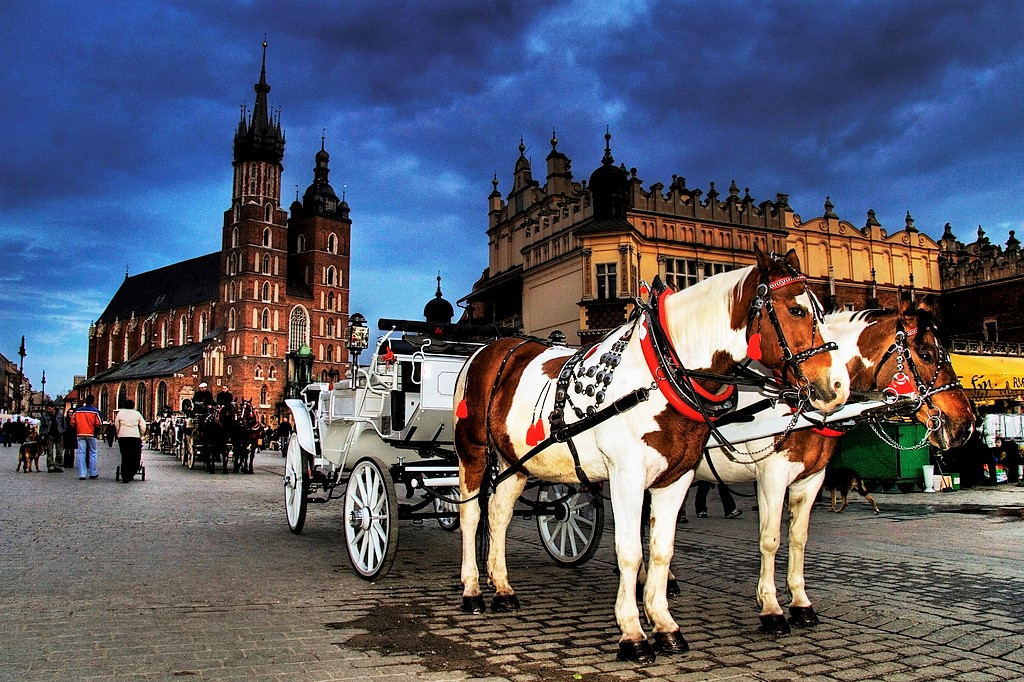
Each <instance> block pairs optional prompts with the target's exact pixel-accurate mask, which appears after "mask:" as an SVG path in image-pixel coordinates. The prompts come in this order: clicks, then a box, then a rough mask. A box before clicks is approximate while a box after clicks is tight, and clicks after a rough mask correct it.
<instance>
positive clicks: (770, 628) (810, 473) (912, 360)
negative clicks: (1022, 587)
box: [696, 297, 974, 634]
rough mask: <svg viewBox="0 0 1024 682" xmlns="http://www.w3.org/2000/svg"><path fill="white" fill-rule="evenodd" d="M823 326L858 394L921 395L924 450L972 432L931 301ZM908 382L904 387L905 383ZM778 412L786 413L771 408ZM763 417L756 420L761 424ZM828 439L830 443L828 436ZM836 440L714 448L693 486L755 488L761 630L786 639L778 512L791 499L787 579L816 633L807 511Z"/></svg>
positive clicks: (804, 438)
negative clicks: (807, 570) (729, 451)
mask: <svg viewBox="0 0 1024 682" xmlns="http://www.w3.org/2000/svg"><path fill="white" fill-rule="evenodd" d="M825 320H826V324H827V325H828V328H829V331H830V332H831V333H832V335H833V338H835V340H836V341H837V342H838V343H839V354H840V356H841V357H842V359H843V361H844V362H845V363H846V366H847V368H848V369H849V372H850V387H851V390H852V391H855V392H882V391H884V392H885V393H888V394H889V395H890V396H893V397H895V396H896V395H897V394H898V395H902V396H906V397H917V398H919V401H918V408H917V410H916V412H915V413H914V415H915V417H916V419H917V420H918V421H919V422H920V423H921V424H924V425H926V426H928V427H929V429H930V431H929V434H928V440H929V442H930V443H931V444H932V445H934V446H935V447H937V448H939V449H941V450H948V449H949V448H952V447H956V446H957V445H960V444H962V443H964V442H965V441H966V440H967V439H968V438H969V437H970V435H971V432H972V431H973V428H974V410H973V408H972V407H971V403H970V400H969V399H968V398H967V395H966V394H965V393H964V391H963V388H962V387H961V386H960V384H959V382H958V381H957V378H956V373H955V372H954V371H953V368H952V366H951V365H950V362H949V355H948V354H947V353H946V351H945V349H944V348H943V346H942V343H941V341H940V340H939V330H938V327H937V322H936V319H935V316H934V310H933V307H932V301H931V297H928V298H926V299H925V301H924V302H922V303H921V304H919V305H918V306H917V307H916V308H915V307H913V306H910V305H904V306H901V311H900V312H897V311H894V310H866V311H860V312H854V313H850V312H843V313H836V314H832V315H828V316H827V317H826V318H825ZM905 379H907V380H909V381H905ZM776 410H781V413H782V414H785V413H786V412H787V411H788V408H786V407H785V406H782V407H781V408H776ZM767 416H768V414H764V413H763V414H760V415H759V419H764V418H766V417H767ZM826 434H828V435H826ZM839 435H841V433H839V432H835V431H829V430H826V429H804V430H799V431H793V432H791V433H790V434H789V435H788V436H786V437H785V438H784V439H782V440H781V441H780V442H779V444H778V446H777V449H775V450H773V449H772V444H773V439H772V438H765V439H759V440H754V441H749V442H746V443H735V442H734V443H733V445H735V446H736V447H737V449H738V450H739V451H740V452H739V453H737V454H735V455H732V456H727V455H726V453H725V452H724V451H723V450H722V449H721V448H719V447H712V448H709V450H708V455H709V456H710V458H711V463H712V465H713V467H714V471H712V469H711V467H709V465H708V462H707V460H706V459H704V458H702V459H701V462H700V464H699V466H698V467H697V472H696V478H697V479H698V480H703V481H711V482H714V481H716V480H718V478H717V477H716V476H715V472H717V474H718V477H721V480H722V481H724V482H726V483H741V482H748V481H754V480H756V481H757V504H758V514H759V516H760V529H759V530H760V548H761V574H760V579H759V580H758V583H757V601H758V604H760V605H761V616H760V618H761V627H760V630H761V631H762V632H770V633H775V634H784V633H786V632H789V624H788V623H787V622H786V618H785V617H784V615H783V612H782V608H781V607H780V606H779V601H778V597H777V594H776V587H775V555H776V553H777V552H778V549H779V541H780V534H781V523H782V511H783V506H784V505H785V499H786V492H787V490H788V492H789V571H788V577H787V582H788V585H789V592H790V595H791V597H792V601H791V604H790V607H789V608H790V620H789V622H790V623H792V624H794V625H801V626H811V625H817V623H818V619H817V616H816V614H815V613H814V608H813V607H812V606H811V601H810V599H808V597H807V593H806V591H805V589H804V551H805V548H806V546H807V529H808V524H809V522H810V515H811V508H812V507H813V505H814V502H815V500H816V499H817V497H818V491H819V489H820V488H821V484H822V481H823V480H824V475H825V467H826V465H827V464H828V462H829V459H830V458H831V457H832V455H833V453H834V452H835V451H836V448H837V447H838V441H839V439H838V437H837V436H839Z"/></svg>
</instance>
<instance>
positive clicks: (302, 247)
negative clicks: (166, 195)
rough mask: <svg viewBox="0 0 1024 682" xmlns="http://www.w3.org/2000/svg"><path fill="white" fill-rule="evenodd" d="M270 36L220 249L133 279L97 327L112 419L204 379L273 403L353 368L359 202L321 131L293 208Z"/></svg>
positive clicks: (164, 401)
mask: <svg viewBox="0 0 1024 682" xmlns="http://www.w3.org/2000/svg"><path fill="white" fill-rule="evenodd" d="M266 51H267V44H266V43H264V44H263V65H262V68H261V71H260V79H259V82H258V83H256V86H255V90H256V101H255V105H254V106H253V108H252V112H251V113H250V112H247V111H246V110H245V109H244V108H243V110H242V114H241V120H239V122H238V126H237V129H236V130H235V136H234V160H233V162H232V165H233V166H234V182H233V184H232V196H231V204H230V206H229V207H228V208H227V210H225V211H224V216H223V227H222V234H221V245H220V249H219V250H218V251H215V252H213V253H209V254H206V255H204V256H199V257H198V258H191V259H189V260H185V261H181V262H178V263H173V264H171V265H167V266H165V267H162V268H158V269H156V270H151V271H149V272H143V273H141V274H138V275H133V276H131V277H128V276H127V275H126V276H125V279H124V282H122V284H121V286H120V288H119V289H118V290H117V292H116V293H115V294H114V297H113V298H112V299H111V300H110V303H109V304H108V305H107V307H106V310H104V311H103V314H102V315H100V317H99V319H98V320H96V321H95V323H94V324H92V325H91V326H90V328H89V356H88V366H87V368H86V375H87V379H86V380H85V382H84V383H82V384H80V385H79V386H77V388H78V389H79V391H80V393H84V394H93V395H95V396H96V405H97V407H99V409H100V411H101V413H102V414H103V416H104V418H110V416H111V414H112V412H113V411H114V410H115V409H117V408H118V407H119V406H121V405H123V404H124V402H125V400H128V399H132V400H134V401H135V403H136V407H137V409H139V410H140V411H141V412H142V413H143V415H144V416H145V417H146V418H147V419H151V418H152V417H153V415H155V414H157V413H159V412H161V411H163V409H164V408H170V409H172V410H179V409H181V407H182V405H183V404H184V403H185V401H186V400H188V399H190V398H191V396H192V395H193V393H194V392H195V391H196V390H197V389H198V386H199V383H200V382H206V383H207V384H208V386H209V389H210V390H211V391H212V392H213V393H214V394H216V393H217V392H218V391H220V390H223V389H225V388H227V389H229V390H230V391H231V392H232V393H233V394H234V396H235V398H236V399H248V400H251V401H252V403H253V405H255V406H258V408H259V409H260V410H261V411H262V412H264V413H265V414H266V413H268V412H270V411H274V412H282V411H284V410H285V408H284V406H283V404H282V401H283V400H284V398H285V397H287V396H292V395H296V394H297V391H298V390H299V389H301V388H302V386H304V385H305V384H306V383H308V382H309V381H311V380H312V379H314V378H316V379H321V380H324V381H331V380H333V379H335V378H337V377H339V376H343V375H344V373H345V371H346V368H347V366H348V357H347V351H346V349H345V347H344V333H345V327H346V322H347V319H348V301H349V272H350V270H349V258H350V250H349V249H350V243H351V242H350V231H351V226H352V221H351V220H350V219H349V206H348V204H347V203H346V202H345V201H344V198H342V199H340V200H339V198H338V196H337V194H336V193H335V191H334V189H333V188H332V187H331V184H330V182H329V180H328V175H329V173H330V168H329V162H330V155H329V154H328V153H327V151H326V149H325V148H324V144H323V140H321V148H320V151H319V152H317V153H316V156H315V158H314V160H313V161H314V166H313V180H312V183H311V184H310V185H309V187H308V188H307V189H306V191H305V193H304V194H303V196H302V199H301V201H300V200H298V199H296V201H295V202H294V203H292V205H291V207H290V215H289V212H288V211H285V210H284V209H283V208H282V206H281V174H282V172H283V170H284V166H283V159H284V148H285V134H284V130H283V129H282V127H281V116H280V112H277V114H276V116H275V114H274V112H272V111H271V110H270V109H269V108H268V105H267V93H269V92H270V85H268V84H267V79H266Z"/></svg>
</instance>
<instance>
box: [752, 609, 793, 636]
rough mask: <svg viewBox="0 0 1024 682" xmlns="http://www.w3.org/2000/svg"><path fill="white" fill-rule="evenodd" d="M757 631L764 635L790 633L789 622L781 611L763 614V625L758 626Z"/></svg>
mask: <svg viewBox="0 0 1024 682" xmlns="http://www.w3.org/2000/svg"><path fill="white" fill-rule="evenodd" d="M757 631H758V632H760V633H761V634H764V635H788V634H789V623H787V622H786V617H785V616H784V615H782V614H781V613H773V614H770V615H767V616H761V626H760V627H759V628H757Z"/></svg>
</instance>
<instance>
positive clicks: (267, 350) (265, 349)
mask: <svg viewBox="0 0 1024 682" xmlns="http://www.w3.org/2000/svg"><path fill="white" fill-rule="evenodd" d="M260 350H262V351H263V353H262V354H263V355H270V339H268V338H267V337H265V336H264V337H263V346H262V347H261V349H260Z"/></svg>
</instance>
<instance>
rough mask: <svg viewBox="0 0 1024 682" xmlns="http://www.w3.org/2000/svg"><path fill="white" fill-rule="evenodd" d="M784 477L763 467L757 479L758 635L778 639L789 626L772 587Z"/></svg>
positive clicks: (782, 471)
mask: <svg viewBox="0 0 1024 682" xmlns="http://www.w3.org/2000/svg"><path fill="white" fill-rule="evenodd" d="M788 482H789V481H788V476H787V472H786V468H785V466H777V467H776V466H771V463H770V462H769V463H766V464H765V465H764V466H763V467H761V468H760V469H759V471H758V476H757V505H758V506H757V508H758V514H759V523H758V526H759V528H758V532H759V545H760V549H761V575H760V577H759V578H758V581H757V603H758V604H759V605H760V606H761V615H760V619H761V626H760V627H759V628H758V629H757V631H758V632H762V633H767V634H772V635H780V634H786V633H788V632H789V624H788V623H786V617H785V616H784V615H783V613H782V607H781V606H779V598H778V590H777V588H776V587H775V556H776V555H777V554H778V552H779V543H780V540H781V536H782V506H783V504H784V502H785V499H786V485H787V484H788Z"/></svg>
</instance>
